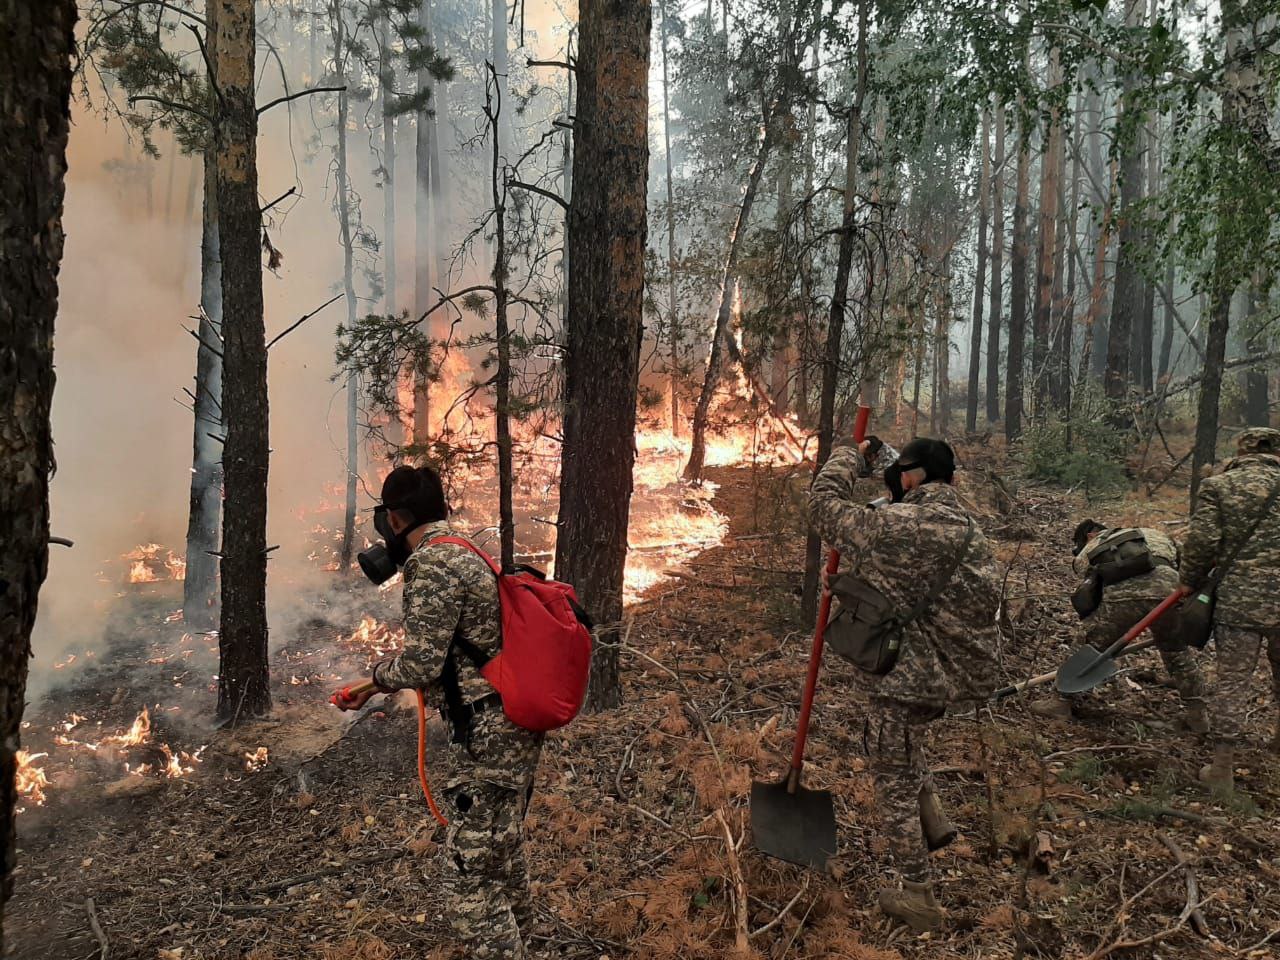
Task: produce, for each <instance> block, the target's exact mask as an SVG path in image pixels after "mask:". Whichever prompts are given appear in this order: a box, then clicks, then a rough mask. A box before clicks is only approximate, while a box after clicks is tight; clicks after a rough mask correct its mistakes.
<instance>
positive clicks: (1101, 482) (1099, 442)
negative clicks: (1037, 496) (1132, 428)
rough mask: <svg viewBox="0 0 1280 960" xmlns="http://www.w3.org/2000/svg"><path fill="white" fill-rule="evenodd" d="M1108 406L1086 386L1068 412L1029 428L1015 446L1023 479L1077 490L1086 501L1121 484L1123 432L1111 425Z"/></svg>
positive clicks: (1126, 443)
mask: <svg viewBox="0 0 1280 960" xmlns="http://www.w3.org/2000/svg"><path fill="white" fill-rule="evenodd" d="M1111 412H1112V411H1111V408H1110V404H1109V403H1108V401H1107V400H1106V399H1105V398H1104V397H1103V396H1102V395H1101V394H1100V393H1099V392H1098V390H1097V388H1096V387H1094V386H1090V387H1089V388H1088V389H1084V390H1082V391H1081V393H1080V394H1079V395H1077V397H1076V400H1075V403H1074V405H1073V407H1072V408H1071V411H1070V413H1068V414H1066V415H1064V416H1061V417H1058V416H1050V417H1047V418H1045V419H1041V420H1037V421H1035V422H1033V423H1031V424H1030V425H1029V426H1028V427H1027V430H1026V432H1025V433H1024V434H1023V435H1022V439H1021V440H1020V441H1019V442H1018V454H1019V459H1020V460H1021V462H1022V466H1023V471H1024V473H1025V474H1026V476H1027V477H1029V478H1031V479H1033V480H1042V481H1045V482H1048V483H1055V484H1061V485H1063V486H1066V487H1080V488H1082V489H1083V490H1084V493H1085V495H1086V496H1088V497H1093V496H1096V495H1105V494H1106V493H1108V492H1112V491H1114V490H1116V488H1118V487H1121V486H1123V485H1124V483H1125V482H1126V478H1125V466H1124V465H1125V454H1126V452H1127V450H1128V446H1129V440H1130V437H1129V434H1128V432H1127V431H1125V430H1123V429H1121V428H1119V427H1117V426H1115V422H1116V421H1115V418H1114V417H1113V416H1111Z"/></svg>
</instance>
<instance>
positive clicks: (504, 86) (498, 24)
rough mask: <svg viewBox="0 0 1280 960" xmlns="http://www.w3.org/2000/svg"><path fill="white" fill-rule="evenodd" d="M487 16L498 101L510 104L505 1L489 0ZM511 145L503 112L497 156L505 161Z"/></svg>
mask: <svg viewBox="0 0 1280 960" xmlns="http://www.w3.org/2000/svg"><path fill="white" fill-rule="evenodd" d="M489 15H490V19H491V23H490V26H491V27H492V32H493V50H492V55H493V72H494V73H495V74H497V77H498V100H499V102H501V103H504V104H505V103H510V102H511V101H510V98H509V96H508V93H507V91H508V83H507V73H508V70H509V66H508V56H507V0H491V3H490V10H489ZM514 149H515V148H514V145H513V143H512V127H511V117H510V116H509V113H508V112H506V111H504V113H503V114H501V115H499V117H498V155H499V156H501V157H502V158H503V159H506V158H507V157H508V156H509V154H508V151H511V150H514Z"/></svg>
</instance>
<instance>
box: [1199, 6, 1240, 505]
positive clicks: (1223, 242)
mask: <svg viewBox="0 0 1280 960" xmlns="http://www.w3.org/2000/svg"><path fill="white" fill-rule="evenodd" d="M1242 21H1243V17H1242V16H1241V11H1240V6H1239V2H1238V0H1223V3H1222V30H1223V33H1224V40H1225V47H1226V55H1227V56H1226V60H1227V63H1228V64H1229V65H1228V67H1227V69H1226V71H1225V76H1224V77H1223V91H1222V119H1221V121H1220V122H1221V124H1222V141H1223V142H1224V143H1227V144H1238V143H1239V142H1241V140H1242V139H1243V136H1242V130H1241V127H1242V126H1243V124H1242V122H1241V120H1242V118H1243V117H1244V116H1247V114H1248V109H1249V107H1248V104H1247V103H1246V102H1242V101H1244V100H1245V97H1246V94H1245V90H1244V88H1243V85H1242V84H1241V76H1240V73H1241V71H1240V59H1239V53H1240V47H1241V46H1243V44H1244V42H1245V39H1244V27H1243V23H1242ZM1237 149H1238V148H1237ZM1240 204H1241V197H1240V196H1239V195H1238V194H1237V193H1234V192H1232V191H1230V189H1229V188H1228V187H1227V186H1220V187H1219V195H1218V204H1217V222H1218V225H1219V226H1218V236H1217V238H1216V249H1215V250H1214V263H1213V272H1212V274H1211V278H1210V283H1211V291H1212V294H1211V295H1212V305H1211V307H1210V314H1209V332H1208V334H1207V336H1206V337H1205V345H1204V352H1205V355H1204V374H1203V376H1202V377H1201V379H1200V396H1199V398H1198V401H1197V404H1196V440H1195V447H1194V448H1193V450H1192V455H1191V509H1192V510H1194V509H1195V506H1196V497H1197V495H1198V494H1199V493H1200V481H1201V476H1200V475H1201V471H1202V469H1203V468H1204V467H1205V466H1206V465H1208V464H1211V463H1214V462H1215V461H1216V460H1217V458H1218V416H1219V411H1218V404H1219V401H1220V399H1221V396H1222V371H1223V364H1224V363H1225V362H1226V355H1227V333H1228V328H1229V327H1230V324H1231V298H1232V296H1234V294H1235V290H1236V278H1235V277H1234V276H1233V275H1232V269H1233V267H1232V263H1231V261H1232V258H1233V256H1234V255H1235V251H1233V250H1230V249H1228V246H1229V241H1228V239H1227V238H1228V237H1229V236H1230V233H1231V230H1232V228H1233V227H1235V225H1236V224H1237V223H1238V222H1239V220H1240V218H1241V215H1242V213H1243V211H1242V210H1241V209H1240Z"/></svg>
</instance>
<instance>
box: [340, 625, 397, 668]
mask: <svg viewBox="0 0 1280 960" xmlns="http://www.w3.org/2000/svg"><path fill="white" fill-rule="evenodd" d="M338 641H339V642H340V643H345V644H350V645H352V646H357V647H360V648H362V649H363V650H365V651H366V652H367V653H368V654H369V659H370V662H372V661H374V660H379V659H381V658H382V657H385V656H386V655H387V654H390V653H397V652H398V651H400V650H401V649H403V647H404V628H403V627H400V628H395V629H393V628H391V627H389V626H387V625H386V624H385V623H380V622H379V621H378V620H377V619H376V618H374V617H364V618H363V619H361V621H360V625H359V626H358V627H356V629H355V632H354V633H352V634H351V635H350V636H347V635H343V636H340V637H339V638H338Z"/></svg>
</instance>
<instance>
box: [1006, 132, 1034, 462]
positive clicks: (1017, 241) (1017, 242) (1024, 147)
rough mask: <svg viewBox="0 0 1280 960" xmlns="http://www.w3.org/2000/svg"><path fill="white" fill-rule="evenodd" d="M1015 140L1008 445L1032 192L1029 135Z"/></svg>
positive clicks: (1023, 318)
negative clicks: (1028, 205)
mask: <svg viewBox="0 0 1280 960" xmlns="http://www.w3.org/2000/svg"><path fill="white" fill-rule="evenodd" d="M1019 112H1020V113H1021V110H1020V111H1019ZM1018 137H1019V144H1018V165H1017V172H1016V173H1015V175H1014V176H1015V180H1016V183H1015V187H1014V200H1013V249H1012V251H1011V255H1010V257H1009V353H1008V360H1007V363H1006V371H1005V402H1004V435H1005V439H1006V440H1008V441H1009V442H1010V443H1012V442H1013V441H1014V440H1016V439H1018V437H1019V436H1020V435H1021V434H1022V412H1023V411H1022V383H1023V370H1022V365H1023V356H1022V354H1023V347H1024V345H1025V343H1026V336H1027V201H1028V197H1029V194H1030V192H1031V154H1030V147H1029V144H1028V139H1029V134H1028V131H1027V130H1025V129H1022V130H1019V131H1018Z"/></svg>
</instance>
